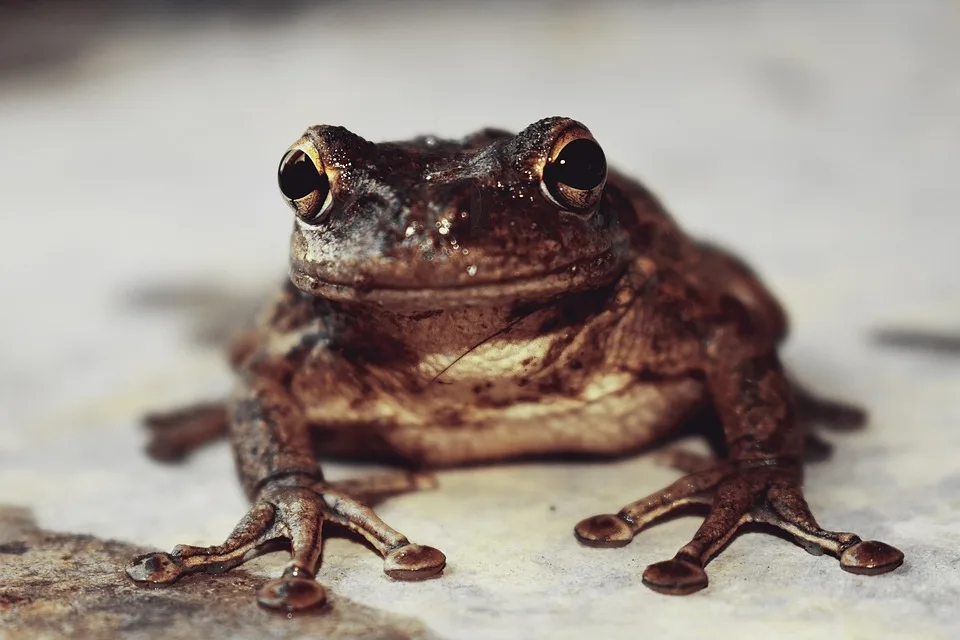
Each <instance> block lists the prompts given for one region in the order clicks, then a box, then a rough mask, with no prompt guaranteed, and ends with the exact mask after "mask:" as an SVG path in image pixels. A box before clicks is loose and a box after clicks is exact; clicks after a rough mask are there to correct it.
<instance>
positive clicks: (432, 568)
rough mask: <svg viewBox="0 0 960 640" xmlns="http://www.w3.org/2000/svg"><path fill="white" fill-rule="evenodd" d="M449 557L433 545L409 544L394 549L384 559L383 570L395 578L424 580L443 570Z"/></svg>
mask: <svg viewBox="0 0 960 640" xmlns="http://www.w3.org/2000/svg"><path fill="white" fill-rule="evenodd" d="M446 564H447V557H446V556H445V555H443V553H441V552H440V551H439V550H437V549H434V548H433V547H425V546H423V545H419V544H408V545H405V546H403V547H400V548H399V549H394V550H393V551H391V552H390V553H388V554H387V555H386V556H385V557H384V559H383V572H384V573H385V574H387V575H388V576H390V577H391V578H393V579H394V580H423V579H425V578H430V577H433V576H435V575H437V574H438V573H440V572H441V571H443V568H444V567H445V566H446Z"/></svg>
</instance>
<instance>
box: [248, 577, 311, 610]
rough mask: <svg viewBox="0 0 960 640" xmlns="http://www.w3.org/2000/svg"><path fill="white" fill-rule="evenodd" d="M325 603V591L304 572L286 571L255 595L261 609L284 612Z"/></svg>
mask: <svg viewBox="0 0 960 640" xmlns="http://www.w3.org/2000/svg"><path fill="white" fill-rule="evenodd" d="M326 601H327V592H326V590H324V588H323V587H322V586H321V585H320V583H318V582H317V581H316V580H314V579H313V576H312V575H311V574H310V573H309V572H307V571H304V570H300V571H296V572H295V571H286V572H284V576H283V577H282V578H278V579H277V580H270V581H269V582H267V583H266V584H264V585H263V586H262V587H261V588H260V591H259V592H258V593H257V602H258V603H259V604H260V606H261V607H264V608H266V609H275V610H277V611H285V612H293V611H303V610H304V609H312V608H315V607H320V606H323V604H324V603H326Z"/></svg>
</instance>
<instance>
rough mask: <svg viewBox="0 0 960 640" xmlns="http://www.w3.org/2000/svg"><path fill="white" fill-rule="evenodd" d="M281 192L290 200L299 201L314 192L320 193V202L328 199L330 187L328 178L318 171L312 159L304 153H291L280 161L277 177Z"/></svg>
mask: <svg viewBox="0 0 960 640" xmlns="http://www.w3.org/2000/svg"><path fill="white" fill-rule="evenodd" d="M277 181H278V182H279V183H280V191H281V192H283V195H285V196H286V197H287V198H288V199H290V200H299V199H300V198H304V197H306V196H308V195H310V194H311V193H313V192H314V191H319V192H320V201H321V202H323V200H324V199H325V198H326V197H327V190H328V189H329V188H330V185H329V183H328V181H327V176H326V175H325V174H321V173H320V172H319V171H317V168H316V167H315V166H314V164H313V162H311V161H310V157H309V156H308V155H307V154H305V153H304V152H303V151H291V152H290V153H288V154H287V155H286V156H284V158H283V160H281V161H280V171H279V172H278V175H277Z"/></svg>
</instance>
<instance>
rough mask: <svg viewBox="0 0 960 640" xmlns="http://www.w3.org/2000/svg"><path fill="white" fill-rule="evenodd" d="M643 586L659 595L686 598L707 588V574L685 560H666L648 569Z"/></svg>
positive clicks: (644, 575)
mask: <svg viewBox="0 0 960 640" xmlns="http://www.w3.org/2000/svg"><path fill="white" fill-rule="evenodd" d="M643 584H645V585H647V586H648V587H650V588H651V589H653V590H654V591H656V592H657V593H665V594H667V595H671V596H685V595H687V594H689V593H693V592H694V591H699V590H700V589H703V588H704V587H706V586H707V574H706V572H705V571H704V570H703V569H702V568H700V567H698V566H697V565H695V564H693V563H692V562H687V561H685V560H678V559H676V558H674V559H673V560H664V561H663V562H657V563H656V564H652V565H650V566H649V567H647V570H646V571H644V572H643Z"/></svg>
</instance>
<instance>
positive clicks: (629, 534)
mask: <svg viewBox="0 0 960 640" xmlns="http://www.w3.org/2000/svg"><path fill="white" fill-rule="evenodd" d="M573 534H574V535H575V536H577V540H579V541H580V542H581V543H582V544H585V545H587V546H588V547H599V548H608V549H609V548H615V547H622V546H624V545H627V544H629V543H630V541H631V540H633V534H634V531H633V527H632V526H630V523H629V522H627V521H626V520H624V519H623V518H622V517H621V516H619V515H615V514H602V515H599V516H593V517H592V518H586V519H585V520H581V521H580V522H578V523H577V526H576V527H574V528H573Z"/></svg>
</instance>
